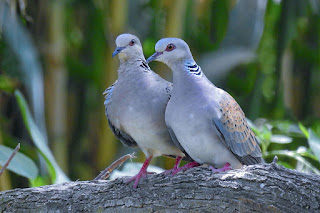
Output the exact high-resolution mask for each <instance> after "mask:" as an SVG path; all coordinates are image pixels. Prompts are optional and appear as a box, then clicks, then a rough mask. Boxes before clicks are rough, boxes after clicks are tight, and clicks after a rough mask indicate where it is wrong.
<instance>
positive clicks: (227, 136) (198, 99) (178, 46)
mask: <svg viewBox="0 0 320 213" xmlns="http://www.w3.org/2000/svg"><path fill="white" fill-rule="evenodd" d="M155 50H156V52H155V53H154V54H153V55H152V56H151V57H150V58H148V60H147V63H149V62H151V61H153V60H156V61H160V62H163V63H165V64H167V65H168V66H169V67H170V69H171V70H172V72H173V91H172V94H171V98H170V100H169V103H168V105H167V108H166V112H165V122H166V124H167V126H168V128H169V131H170V134H171V137H172V139H173V140H174V142H175V143H176V145H177V146H178V147H180V149H181V150H183V151H184V152H186V153H187V154H188V155H189V156H190V157H191V158H192V159H193V160H194V161H196V162H198V163H200V164H204V163H207V164H210V165H213V166H214V167H216V168H220V169H215V168H213V167H211V168H212V170H213V171H215V172H219V171H226V170H228V169H231V168H233V169H237V168H241V167H242V166H243V165H249V164H256V163H260V162H261V161H262V158H261V150H260V147H259V144H258V141H257V139H256V137H255V135H254V133H253V132H252V130H251V129H250V127H249V126H248V123H247V122H246V120H245V114H244V113H243V111H242V110H241V108H240V106H239V105H238V103H237V102H236V101H235V100H234V99H233V98H232V97H231V96H230V95H229V94H228V93H227V92H225V91H224V90H222V89H220V88H218V87H216V86H215V85H213V84H212V82H210V81H209V80H208V79H207V77H206V76H205V74H204V73H203V72H202V70H201V68H200V66H198V65H197V63H196V62H195V61H194V59H193V57H192V54H191V51H190V49H189V46H188V45H187V43H186V42H185V41H183V40H182V39H179V38H164V39H161V40H159V41H158V42H157V43H156V45H155ZM221 167H222V168H221Z"/></svg>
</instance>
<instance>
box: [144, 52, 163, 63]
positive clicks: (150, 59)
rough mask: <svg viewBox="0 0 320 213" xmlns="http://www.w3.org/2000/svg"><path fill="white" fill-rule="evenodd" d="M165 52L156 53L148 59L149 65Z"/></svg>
mask: <svg viewBox="0 0 320 213" xmlns="http://www.w3.org/2000/svg"><path fill="white" fill-rule="evenodd" d="M162 53H163V52H155V53H154V54H153V55H152V56H150V57H149V58H148V59H147V63H148V64H149V63H150V62H151V61H154V60H157V58H158V57H159V56H160V55H162Z"/></svg>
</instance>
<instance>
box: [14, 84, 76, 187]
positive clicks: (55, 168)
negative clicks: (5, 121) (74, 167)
mask: <svg viewBox="0 0 320 213" xmlns="http://www.w3.org/2000/svg"><path fill="white" fill-rule="evenodd" d="M14 94H15V96H16V99H17V101H18V104H19V107H20V110H21V114H22V117H23V121H24V123H25V125H26V127H27V129H28V131H29V134H30V136H31V138H32V140H33V143H34V144H35V145H36V147H37V148H38V150H39V152H40V153H41V155H42V156H43V157H44V159H45V160H46V163H47V166H48V169H49V173H50V176H51V178H52V180H53V182H54V183H63V182H68V181H70V179H69V178H68V177H67V176H66V175H65V174H64V172H63V171H62V169H61V168H60V167H59V165H58V164H57V162H56V160H55V159H54V156H53V154H52V152H51V150H50V149H49V147H48V146H47V143H46V139H45V137H44V136H43V135H42V133H41V131H40V129H39V128H38V126H37V125H36V124H35V122H34V120H33V118H32V115H31V112H30V110H29V107H28V104H27V102H26V100H25V98H24V96H23V95H22V93H21V92H20V91H19V90H16V91H15V92H14Z"/></svg>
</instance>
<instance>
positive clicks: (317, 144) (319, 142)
mask: <svg viewBox="0 0 320 213" xmlns="http://www.w3.org/2000/svg"><path fill="white" fill-rule="evenodd" d="M308 143H309V146H310V148H311V150H312V152H313V153H314V154H315V155H316V156H317V158H318V161H320V138H319V137H318V136H316V135H315V134H314V132H313V131H312V130H311V129H309V139H308Z"/></svg>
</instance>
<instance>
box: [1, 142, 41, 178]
mask: <svg viewBox="0 0 320 213" xmlns="http://www.w3.org/2000/svg"><path fill="white" fill-rule="evenodd" d="M12 153H13V149H11V148H9V147H7V146H4V145H0V165H1V166H3V165H4V164H5V163H6V162H7V160H8V159H9V157H10V155H11V154H12ZM7 169H8V170H10V171H12V172H14V173H16V174H18V175H21V176H23V177H26V178H29V179H35V178H36V177H37V176H38V172H39V171H38V167H37V166H36V164H35V163H34V162H33V161H32V160H31V159H30V158H29V157H27V156H26V155H24V154H22V153H20V152H17V153H16V154H15V156H14V157H13V158H12V160H11V162H10V164H9V165H8V167H7Z"/></svg>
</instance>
